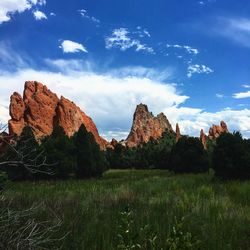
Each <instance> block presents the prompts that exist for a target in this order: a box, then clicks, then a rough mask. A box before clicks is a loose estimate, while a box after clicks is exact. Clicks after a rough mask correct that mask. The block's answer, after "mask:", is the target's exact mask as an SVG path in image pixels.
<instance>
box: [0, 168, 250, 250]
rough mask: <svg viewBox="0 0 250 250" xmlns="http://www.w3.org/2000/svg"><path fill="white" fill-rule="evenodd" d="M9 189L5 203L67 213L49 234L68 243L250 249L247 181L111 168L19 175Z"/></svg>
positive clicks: (46, 215) (53, 214)
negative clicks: (94, 175) (81, 174)
mask: <svg viewBox="0 0 250 250" xmlns="http://www.w3.org/2000/svg"><path fill="white" fill-rule="evenodd" d="M3 195H4V197H5V198H4V200H2V202H1V203H0V204H1V206H5V207H6V204H10V205H9V209H13V210H19V211H21V210H22V211H23V210H25V209H29V208H30V207H36V204H40V206H39V208H38V209H37V213H36V214H35V215H34V216H33V217H32V218H34V219H36V221H40V222H41V221H53V220H56V221H57V220H59V221H61V226H60V228H59V229H58V230H56V231H52V232H51V235H50V237H51V239H53V238H57V239H60V238H63V239H62V241H61V242H60V243H61V245H62V249H65V250H66V249H67V250H68V249H90V250H92V249H102V250H113V249H114V250H117V249H131V247H132V246H136V247H137V248H133V249H144V250H152V249H157V250H160V249H163V250H167V249H178V250H179V249H204V250H206V249H210V250H215V249H218V250H224V249H227V250H230V249H231V250H235V249H237V250H246V249H250V238H249V225H250V217H249V207H250V182H249V181H245V182H239V181H228V182H221V181H216V180H215V179H214V178H213V176H212V175H210V174H196V175H194V174H182V175H173V174H171V173H170V172H168V171H166V170H111V171H108V172H106V173H105V174H104V176H103V178H101V179H91V180H66V181H42V182H15V183H12V185H11V186H9V188H8V189H7V190H6V191H4V193H3ZM10 201H11V202H10ZM127 232H128V233H127ZM128 234H129V235H128ZM53 245H55V243H51V246H53ZM129 247H130V248H129ZM49 249H51V248H49Z"/></svg>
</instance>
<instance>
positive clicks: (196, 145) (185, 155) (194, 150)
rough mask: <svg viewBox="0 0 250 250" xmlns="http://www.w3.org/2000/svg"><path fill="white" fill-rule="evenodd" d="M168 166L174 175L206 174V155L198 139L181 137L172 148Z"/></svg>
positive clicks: (207, 166)
mask: <svg viewBox="0 0 250 250" xmlns="http://www.w3.org/2000/svg"><path fill="white" fill-rule="evenodd" d="M169 165H170V169H171V170H173V171H174V172H175V173H202V172H206V171H208V168H209V161H208V154H207V152H206V151H205V150H204V147H203V145H202V143H201V141H200V140H199V139H198V138H194V137H187V136H182V137H181V138H180V139H179V140H178V142H177V143H176V144H175V145H174V146H173V149H172V152H171V156H170V164H169Z"/></svg>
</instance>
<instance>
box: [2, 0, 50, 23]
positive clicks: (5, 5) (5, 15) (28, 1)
mask: <svg viewBox="0 0 250 250" xmlns="http://www.w3.org/2000/svg"><path fill="white" fill-rule="evenodd" d="M44 4H46V1H45V0H15V1H10V0H1V1H0V24H1V23H3V22H7V21H10V20H11V16H12V15H13V14H14V13H15V12H19V13H22V12H24V11H25V10H29V9H31V8H32V7H33V6H35V5H44Z"/></svg>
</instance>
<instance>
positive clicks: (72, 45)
mask: <svg viewBox="0 0 250 250" xmlns="http://www.w3.org/2000/svg"><path fill="white" fill-rule="evenodd" d="M59 48H61V49H62V50H63V52H64V53H76V52H80V51H82V52H85V53H87V52H88V51H87V49H86V48H85V47H84V46H83V45H82V44H80V43H77V42H73V41H70V40H64V41H63V42H62V43H61V45H60V46H59Z"/></svg>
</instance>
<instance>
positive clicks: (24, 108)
mask: <svg viewBox="0 0 250 250" xmlns="http://www.w3.org/2000/svg"><path fill="white" fill-rule="evenodd" d="M10 116H11V120H9V133H10V134H15V135H18V136H19V135H20V134H21V133H22V130H23V128H24V127H25V126H29V127H31V128H32V130H33V132H34V135H35V137H36V139H37V140H40V139H41V138H43V137H44V136H48V135H50V134H51V133H52V132H53V129H54V127H55V126H57V125H60V126H61V127H62V128H63V129H64V131H65V133H66V135H68V136H69V137H71V136H72V135H73V134H74V133H75V132H77V131H78V129H79V127H80V126H81V124H84V125H85V127H86V129H87V130H88V131H89V132H91V133H92V134H93V135H94V137H95V140H96V142H97V143H98V144H99V146H100V148H101V149H104V148H105V146H106V144H107V141H106V140H105V139H103V138H102V137H101V136H100V135H99V133H98V130H97V128H96V125H95V124H94V122H93V121H92V119H91V118H90V117H88V116H87V115H86V114H85V113H84V112H83V111H82V110H81V109H80V108H79V107H77V106H76V105H75V104H74V103H73V102H71V101H69V100H68V99H66V98H64V97H63V96H62V97H61V98H60V99H59V98H58V97H57V95H56V94H55V93H53V92H52V91H50V90H49V89H48V88H47V87H46V86H45V85H43V84H42V83H39V82H36V81H28V82H25V86H24V93H23V97H22V96H21V95H20V94H18V93H17V92H14V93H13V95H12V96H11V98H10Z"/></svg>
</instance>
